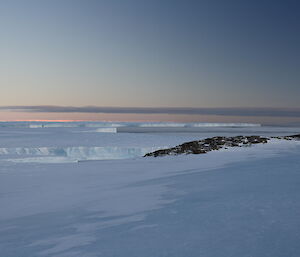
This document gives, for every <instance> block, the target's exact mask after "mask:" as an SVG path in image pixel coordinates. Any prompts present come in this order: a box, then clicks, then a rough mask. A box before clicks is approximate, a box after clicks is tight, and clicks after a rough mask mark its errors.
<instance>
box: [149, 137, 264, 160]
mask: <svg viewBox="0 0 300 257" xmlns="http://www.w3.org/2000/svg"><path fill="white" fill-rule="evenodd" d="M268 140H270V139H269V138H266V137H261V136H236V137H211V138H206V139H203V140H199V141H192V142H187V143H183V144H181V145H178V146H175V147H172V148H167V149H161V150H157V151H154V152H151V153H147V154H146V155H145V156H144V157H148V156H153V157H158V156H165V155H178V154H204V153H207V152H210V151H214V150H219V149H221V148H227V147H242V146H250V145H252V144H265V143H267V142H268Z"/></svg>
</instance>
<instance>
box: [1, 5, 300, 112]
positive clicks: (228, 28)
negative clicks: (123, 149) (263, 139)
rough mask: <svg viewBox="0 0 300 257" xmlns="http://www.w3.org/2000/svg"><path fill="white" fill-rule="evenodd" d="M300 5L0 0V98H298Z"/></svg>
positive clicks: (258, 101) (167, 102)
mask: <svg viewBox="0 0 300 257" xmlns="http://www.w3.org/2000/svg"><path fill="white" fill-rule="evenodd" d="M299 6H300V4H299V3H298V1H292V0H287V1H283V0H282V1H264V0H261V1H243V0H240V1H221V0H220V1H214V0H209V1H208V0H206V1H201V0H199V1H193V0H188V1H183V0H182V1H176V0H161V1H158V0H157V1H156V0H153V1H143V0H140V1H138V0H136V1H133V0H123V1H116V0H109V1H108V0H107V1H101V0H99V1H94V0H59V1H58V0H44V1H39V0H27V1H21V0H20V1H16V0H1V1H0V32H1V41H0V56H1V62H0V85H1V93H0V103H1V104H0V105H1V106H7V105H12V106H15V105H30V106H32V105H61V106H86V105H94V106H118V107H293V108H295V107H300V101H299V95H300V72H299V67H300V58H299V57H300V54H299V53H300V33H299V31H300V21H299V11H300V8H299Z"/></svg>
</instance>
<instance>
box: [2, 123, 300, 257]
mask: <svg viewBox="0 0 300 257" xmlns="http://www.w3.org/2000/svg"><path fill="white" fill-rule="evenodd" d="M43 133H44V134H43ZM64 133H65V134H64ZM52 134H56V139H55V136H54V135H52ZM43 135H44V136H45V135H48V139H47V137H46V138H45V137H44V136H43ZM0 136H1V138H2V139H3V140H2V144H1V149H8V148H9V149H16V148H22V147H23V148H26V147H27V148H31V149H33V148H38V147H40V148H42V147H44V148H45V147H46V148H47V147H48V148H47V149H50V148H51V147H60V148H63V149H65V148H67V147H79V146H81V147H82V146H85V147H105V146H108V147H123V148H124V147H125V146H126V147H162V146H168V145H172V144H173V145H175V144H178V143H182V142H184V141H188V140H193V139H194V138H195V139H196V138H199V136H201V135H196V134H194V135H183V134H180V135H179V134H178V135H174V134H172V135H171V134H170V135H169V134H168V135H160V134H158V135H151V134H143V135H141V134H139V135H137V134H118V133H114V134H102V133H96V132H95V133H92V132H91V133H82V132H80V133H79V132H78V131H75V132H74V131H72V130H70V129H66V128H65V129H63V130H59V131H56V130H45V131H42V130H35V131H32V129H22V130H13V131H2V133H1V134H0ZM44 148H43V149H44ZM2 151H4V150H2ZM46 153H47V152H46ZM31 154H32V153H29V154H28V155H31ZM0 155H1V153H0ZM1 156H2V157H1V159H0V256H3V257H34V256H53V257H54V256H55V257H75V256H78V257H79V256H80V257H82V256H83V257H90V256H91V257H94V256H104V257H111V256H114V257H119V256H120V257H127V256H128V257H154V256H155V257H160V256H168V257H199V256H204V257H222V256H224V257H227V256H236V257H243V256H245V257H246V256H247V257H250V256H251V257H260V256H261V257H265V256H270V257H283V256H287V257H299V256H300V246H299V241H300V232H299V231H300V219H299V217H300V158H299V156H300V143H299V142H296V141H280V140H272V141H271V142H270V143H268V144H266V145H257V146H254V147H247V148H232V149H229V150H221V151H216V152H211V153H208V154H205V155H189V156H173V157H164V158H141V157H138V156H135V158H131V159H119V160H102V161H95V160H94V161H85V162H66V159H65V157H63V156H56V158H64V161H60V159H56V160H54V161H53V163H49V162H48V163H41V162H36V161H35V160H36V159H35V158H39V157H40V156H36V155H35V154H33V156H31V157H28V156H27V155H26V154H25V155H24V152H22V151H21V152H20V153H16V152H11V153H3V154H2V155H1ZM42 157H43V158H53V156H48V155H47V154H46V156H42ZM28 158H33V159H31V160H30V159H29V160H27V162H22V163H20V162H17V161H14V162H12V161H11V159H23V160H24V159H28Z"/></svg>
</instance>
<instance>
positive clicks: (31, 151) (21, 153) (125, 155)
mask: <svg viewBox="0 0 300 257" xmlns="http://www.w3.org/2000/svg"><path fill="white" fill-rule="evenodd" d="M160 148H161V147H85V146H77V147H16V148H0V156H1V155H2V157H3V155H9V156H11V157H12V158H10V159H7V160H8V161H13V162H68V161H70V162H74V161H83V160H112V159H131V158H137V157H141V156H143V155H145V154H146V153H148V152H150V151H155V150H157V149H160ZM15 157H17V158H15ZM19 157H22V158H19ZM45 157H46V158H45ZM2 159H3V158H2Z"/></svg>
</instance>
